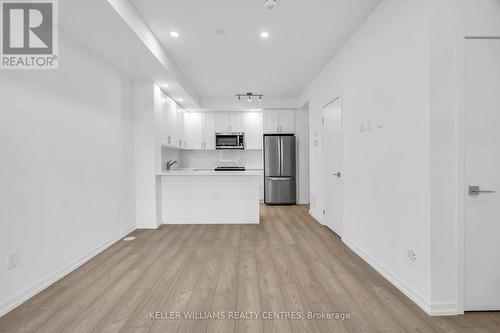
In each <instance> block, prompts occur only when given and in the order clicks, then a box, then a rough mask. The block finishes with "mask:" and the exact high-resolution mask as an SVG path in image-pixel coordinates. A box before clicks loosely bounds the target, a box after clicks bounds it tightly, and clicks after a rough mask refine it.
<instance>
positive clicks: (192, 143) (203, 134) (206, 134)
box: [184, 112, 215, 150]
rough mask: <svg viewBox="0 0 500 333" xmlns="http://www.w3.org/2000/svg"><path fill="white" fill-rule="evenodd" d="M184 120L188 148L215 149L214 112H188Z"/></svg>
mask: <svg viewBox="0 0 500 333" xmlns="http://www.w3.org/2000/svg"><path fill="white" fill-rule="evenodd" d="M184 121H185V124H184V136H185V138H186V141H187V148H188V149H193V150H213V149H215V129H214V115H213V113H201V112H186V113H185V119H184Z"/></svg>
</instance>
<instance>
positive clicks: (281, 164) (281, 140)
mask: <svg viewBox="0 0 500 333" xmlns="http://www.w3.org/2000/svg"><path fill="white" fill-rule="evenodd" d="M279 144H280V176H283V139H282V138H281V137H280V138H279Z"/></svg>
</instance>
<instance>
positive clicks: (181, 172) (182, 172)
mask: <svg viewBox="0 0 500 333" xmlns="http://www.w3.org/2000/svg"><path fill="white" fill-rule="evenodd" d="M263 171H264V170H262V169H247V170H245V171H215V170H214V169H173V170H170V171H163V172H162V173H158V174H156V175H157V176H161V177H169V176H262V175H263V174H264V172H263Z"/></svg>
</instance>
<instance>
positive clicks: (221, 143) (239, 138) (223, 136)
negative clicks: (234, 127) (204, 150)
mask: <svg viewBox="0 0 500 333" xmlns="http://www.w3.org/2000/svg"><path fill="white" fill-rule="evenodd" d="M215 149H245V134H244V133H215Z"/></svg>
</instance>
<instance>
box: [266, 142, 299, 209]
mask: <svg viewBox="0 0 500 333" xmlns="http://www.w3.org/2000/svg"><path fill="white" fill-rule="evenodd" d="M295 164H296V163H295V135H293V134H290V135H276V134H270V135H264V201H265V203H266V204H268V205H295V204H296V203H297V190H296V187H297V185H296V176H295Z"/></svg>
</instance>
